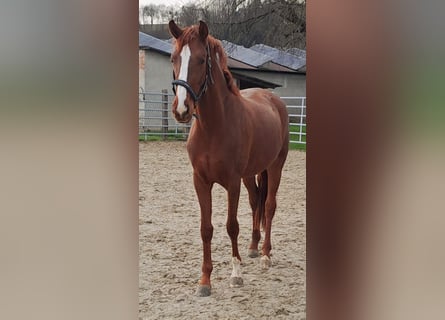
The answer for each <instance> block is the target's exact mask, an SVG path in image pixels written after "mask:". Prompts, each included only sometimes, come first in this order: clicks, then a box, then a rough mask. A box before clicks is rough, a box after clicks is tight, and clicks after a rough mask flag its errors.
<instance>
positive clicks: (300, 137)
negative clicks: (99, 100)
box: [139, 90, 306, 144]
mask: <svg viewBox="0 0 445 320" xmlns="http://www.w3.org/2000/svg"><path fill="white" fill-rule="evenodd" d="M173 98H174V96H173V95H172V94H168V91H167V90H162V92H142V91H140V92H139V139H140V140H149V139H150V137H156V136H157V137H162V138H163V139H168V138H169V137H173V138H175V139H184V140H185V139H187V136H188V132H189V130H190V124H182V123H177V122H176V120H175V119H174V118H173V117H172V114H171V111H170V107H171V103H172V100H173ZM281 99H283V101H284V102H285V103H286V105H287V110H288V113H289V133H290V143H292V144H306V97H281Z"/></svg>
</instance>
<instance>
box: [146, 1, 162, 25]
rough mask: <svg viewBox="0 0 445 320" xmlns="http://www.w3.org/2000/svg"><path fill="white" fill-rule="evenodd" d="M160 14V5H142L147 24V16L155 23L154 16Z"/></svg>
mask: <svg viewBox="0 0 445 320" xmlns="http://www.w3.org/2000/svg"><path fill="white" fill-rule="evenodd" d="M158 14H159V6H157V5H154V4H149V5H146V6H143V7H142V20H143V21H144V24H146V21H147V20H146V17H150V19H151V24H153V20H154V18H155V17H156V16H157V15H158Z"/></svg>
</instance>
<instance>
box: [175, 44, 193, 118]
mask: <svg viewBox="0 0 445 320" xmlns="http://www.w3.org/2000/svg"><path fill="white" fill-rule="evenodd" d="M191 55H192V53H191V51H190V47H189V45H188V44H186V45H185V46H183V47H182V50H181V68H180V69H179V76H178V79H179V80H183V81H187V76H188V69H189V61H190V56H191ZM176 95H177V96H178V107H177V109H176V110H177V111H178V113H179V114H180V115H182V114H183V113H184V112H186V111H187V108H186V107H185V98H186V97H187V90H186V89H185V88H184V87H183V86H178V87H177V89H176Z"/></svg>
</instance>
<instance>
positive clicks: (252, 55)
mask: <svg viewBox="0 0 445 320" xmlns="http://www.w3.org/2000/svg"><path fill="white" fill-rule="evenodd" d="M221 43H222V45H223V47H224V50H226V52H227V55H228V56H229V57H230V58H232V59H235V60H238V61H241V62H243V63H245V64H248V65H251V66H254V67H256V68H259V67H261V66H262V65H264V64H266V63H267V62H270V61H272V58H271V57H270V56H267V55H265V54H262V53H261V52H256V51H254V50H251V49H249V48H245V47H243V46H239V45H236V44H234V43H231V42H229V41H226V40H222V41H221Z"/></svg>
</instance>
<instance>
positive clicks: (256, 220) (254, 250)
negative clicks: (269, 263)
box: [243, 176, 261, 258]
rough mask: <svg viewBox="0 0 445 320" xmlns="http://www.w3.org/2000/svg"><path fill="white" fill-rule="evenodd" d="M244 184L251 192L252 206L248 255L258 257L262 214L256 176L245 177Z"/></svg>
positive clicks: (250, 200)
mask: <svg viewBox="0 0 445 320" xmlns="http://www.w3.org/2000/svg"><path fill="white" fill-rule="evenodd" d="M243 184H244V186H245V187H246V189H247V191H248V193H249V203H250V207H251V208H252V241H251V242H250V246H249V251H248V252H247V255H248V257H250V258H256V257H258V256H259V252H258V243H259V242H260V239H261V232H260V214H259V211H258V209H259V208H258V196H259V194H258V187H257V184H256V182H255V176H252V177H247V178H243Z"/></svg>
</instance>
